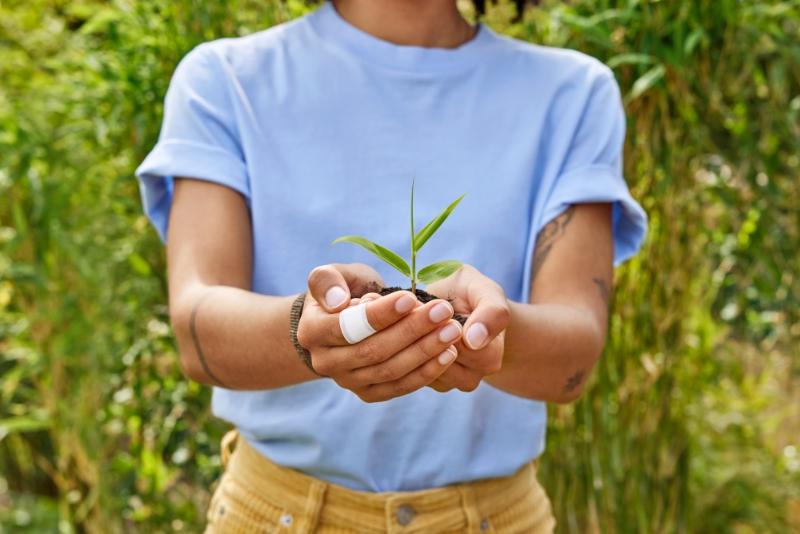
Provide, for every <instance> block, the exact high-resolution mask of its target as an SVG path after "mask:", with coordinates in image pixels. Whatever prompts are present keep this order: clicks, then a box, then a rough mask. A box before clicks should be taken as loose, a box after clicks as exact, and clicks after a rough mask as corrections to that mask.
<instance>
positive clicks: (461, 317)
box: [375, 287, 467, 326]
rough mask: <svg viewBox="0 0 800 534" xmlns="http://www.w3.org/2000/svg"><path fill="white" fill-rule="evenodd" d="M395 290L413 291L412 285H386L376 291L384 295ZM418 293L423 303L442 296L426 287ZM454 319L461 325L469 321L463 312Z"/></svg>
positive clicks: (449, 300) (418, 298) (418, 297)
mask: <svg viewBox="0 0 800 534" xmlns="http://www.w3.org/2000/svg"><path fill="white" fill-rule="evenodd" d="M395 291H411V288H410V287H406V288H402V287H384V288H383V289H379V290H377V291H375V293H379V294H380V295H381V296H383V295H388V294H389V293H394V292H395ZM416 295H417V300H419V301H420V302H422V303H423V304H424V303H426V302H430V301H432V300H435V299H438V298H441V297H437V296H436V295H431V294H430V293H428V292H427V291H425V290H424V289H417V291H416ZM444 300H447V301H448V302H451V303H452V300H451V299H444ZM453 319H455V320H456V321H458V322H459V323H461V326H464V323H465V322H467V318H466V317H465V316H464V315H461V314H458V313H456V314H455V315H453Z"/></svg>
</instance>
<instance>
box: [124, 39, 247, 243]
mask: <svg viewBox="0 0 800 534" xmlns="http://www.w3.org/2000/svg"><path fill="white" fill-rule="evenodd" d="M225 74H226V73H225V70H224V68H223V64H222V62H221V61H220V60H219V59H218V58H217V57H216V56H215V54H214V53H213V51H211V50H209V47H208V44H207V43H206V44H201V45H199V46H198V47H196V48H194V49H193V50H192V51H190V52H189V53H188V54H187V55H186V56H185V57H184V58H183V59H182V60H181V61H180V62H179V63H178V66H177V67H176V69H175V72H174V74H173V75H172V79H171V80H170V84H169V88H168V89H167V94H166V97H165V99H164V117H163V122H162V125H161V131H160V134H159V137H158V142H157V143H156V145H155V147H153V149H152V150H151V151H150V153H149V154H148V155H147V157H146V158H145V159H144V160H143V161H142V163H141V164H140V165H139V167H138V168H137V169H136V171H135V173H136V177H137V178H138V179H139V190H140V193H141V198H142V204H143V208H144V211H145V213H146V215H147V216H148V218H149V219H150V221H151V222H152V223H153V226H155V228H156V230H157V231H158V235H159V237H160V238H161V240H162V242H166V236H167V222H168V219H169V210H170V206H171V203H172V190H173V182H174V177H175V176H185V177H191V178H197V179H200V180H207V181H211V182H216V183H219V184H221V185H225V186H227V187H230V188H232V189H234V190H236V191H238V192H239V193H241V194H242V195H244V196H245V198H246V199H249V196H250V188H249V182H248V176H247V167H246V165H245V160H244V156H243V151H242V148H241V142H240V139H239V134H238V131H237V128H236V123H235V116H236V114H235V113H234V109H233V106H232V102H231V98H230V94H229V92H228V87H229V84H228V83H226V76H225Z"/></svg>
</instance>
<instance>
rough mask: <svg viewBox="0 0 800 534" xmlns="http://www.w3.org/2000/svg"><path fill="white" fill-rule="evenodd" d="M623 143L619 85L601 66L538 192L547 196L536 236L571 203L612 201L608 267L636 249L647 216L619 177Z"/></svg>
mask: <svg viewBox="0 0 800 534" xmlns="http://www.w3.org/2000/svg"><path fill="white" fill-rule="evenodd" d="M624 142H625V112H624V109H623V104H622V98H621V95H620V90H619V85H618V84H617V81H616V79H615V78H614V75H613V73H612V71H611V70H610V69H608V68H607V67H602V70H601V71H600V74H598V75H597V76H596V77H595V80H594V81H593V83H592V87H591V91H590V93H589V96H588V98H587V99H586V102H585V104H584V106H583V107H582V109H581V115H580V119H579V120H578V122H577V128H576V130H575V132H574V134H573V136H572V138H571V141H570V143H569V147H568V149H567V151H566V156H565V157H564V160H563V163H562V165H561V171H560V172H559V173H558V175H557V176H556V178H555V180H553V182H552V183H551V184H547V185H548V186H549V187H547V189H546V190H545V191H543V193H545V194H546V195H547V196H546V200H545V202H544V207H543V209H542V210H541V216H540V217H537V219H538V224H536V225H535V228H534V230H535V231H536V234H538V233H539V230H541V228H542V227H543V226H544V225H545V224H547V223H548V222H549V221H551V220H552V219H553V218H555V217H556V216H558V215H559V214H560V213H562V212H563V211H564V210H565V209H567V208H568V207H569V206H570V205H571V204H580V203H589V202H612V203H613V208H612V229H613V238H614V265H615V266H616V265H619V264H620V263H622V262H623V261H625V260H626V259H628V258H630V257H631V256H633V255H634V254H635V253H636V252H637V251H638V250H639V248H640V247H641V244H642V241H643V240H644V236H645V232H646V229H647V216H646V214H645V212H644V210H643V209H642V207H641V206H640V205H639V204H638V203H637V202H636V201H635V200H634V199H633V198H632V197H631V194H630V192H629V190H628V186H627V184H626V183H625V179H624V177H623V174H622V151H623V145H624Z"/></svg>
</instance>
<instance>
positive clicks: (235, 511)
mask: <svg viewBox="0 0 800 534" xmlns="http://www.w3.org/2000/svg"><path fill="white" fill-rule="evenodd" d="M222 461H223V465H224V466H225V472H224V473H223V475H222V478H221V479H220V483H219V485H218V486H217V488H216V490H215V491H214V494H213V496H212V498H211V504H210V506H209V508H208V513H207V520H208V524H207V527H206V534H240V533H241V534H245V533H247V534H249V533H259V534H260V533H272V532H274V533H319V534H362V533H363V534H371V533H374V534H378V533H386V534H399V533H403V534H405V533H431V534H435V533H462V532H464V533H476V534H477V533H486V532H488V533H501V534H506V533H508V534H514V533H535V534H538V533H550V532H553V530H554V528H555V519H554V517H553V514H552V509H551V506H550V501H549V500H548V498H547V495H546V493H545V491H544V489H543V488H542V487H541V485H540V484H539V482H538V481H537V479H536V464H535V462H531V463H529V464H527V465H525V466H524V467H523V468H522V469H520V470H519V471H518V472H517V473H516V474H514V475H512V476H509V477H504V478H494V479H487V480H480V481H476V482H470V483H464V484H456V485H452V486H447V487H443V488H435V489H430V490H423V491H413V492H386V493H370V492H362V491H355V490H351V489H348V488H345V487H343V486H339V485H336V484H331V483H328V482H324V481H321V480H318V479H315V478H313V477H310V476H308V475H305V474H303V473H300V472H299V471H295V470H293V469H288V468H285V467H281V466H278V465H276V464H274V463H273V462H271V461H269V460H268V459H267V458H265V457H264V456H263V455H261V454H260V453H259V452H258V451H256V450H255V449H253V448H252V447H251V446H250V445H249V444H248V443H247V442H246V441H245V440H243V439H239V438H238V434H237V433H236V431H231V432H229V433H228V434H227V435H226V436H225V438H223V441H222Z"/></svg>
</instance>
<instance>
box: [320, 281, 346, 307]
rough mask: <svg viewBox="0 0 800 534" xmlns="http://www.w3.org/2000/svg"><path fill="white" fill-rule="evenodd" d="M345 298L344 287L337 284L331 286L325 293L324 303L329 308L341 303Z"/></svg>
mask: <svg viewBox="0 0 800 534" xmlns="http://www.w3.org/2000/svg"><path fill="white" fill-rule="evenodd" d="M347 298H348V295H347V293H346V292H345V290H344V289H342V288H341V287H339V286H333V287H332V288H330V289H329V290H328V292H327V293H325V304H327V305H328V307H329V308H335V307H336V306H339V305H340V304H342V303H343V302H344V301H345V299H347Z"/></svg>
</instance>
